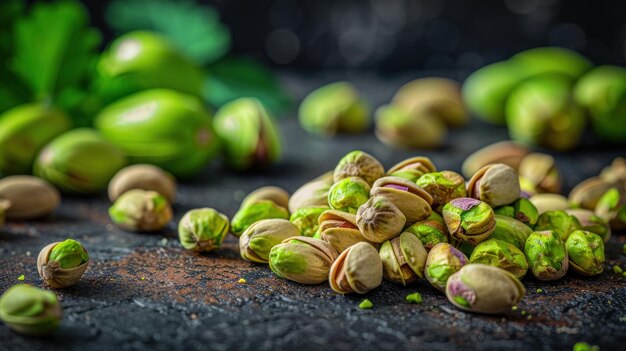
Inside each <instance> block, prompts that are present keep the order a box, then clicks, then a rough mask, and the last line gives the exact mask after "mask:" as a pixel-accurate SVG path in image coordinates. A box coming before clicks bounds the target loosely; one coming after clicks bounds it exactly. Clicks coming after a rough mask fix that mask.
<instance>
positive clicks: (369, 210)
mask: <svg viewBox="0 0 626 351" xmlns="http://www.w3.org/2000/svg"><path fill="white" fill-rule="evenodd" d="M356 223H357V226H358V227H359V230H361V234H363V236H364V237H365V239H367V240H369V241H372V242H375V243H382V242H383V241H385V240H389V239H392V238H394V237H396V236H398V234H400V232H401V231H402V228H404V224H405V223H406V217H405V216H404V214H403V213H402V211H400V209H399V208H398V207H397V206H396V205H394V204H393V202H391V201H390V200H389V199H387V198H386V197H383V196H372V197H371V198H370V199H369V200H367V202H366V203H364V204H363V205H362V206H361V207H359V210H358V211H357V214H356Z"/></svg>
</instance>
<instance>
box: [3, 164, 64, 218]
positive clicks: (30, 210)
mask: <svg viewBox="0 0 626 351" xmlns="http://www.w3.org/2000/svg"><path fill="white" fill-rule="evenodd" d="M0 199H5V200H7V201H9V202H10V205H11V206H10V207H7V208H5V215H6V218H8V219H17V220H30V219H35V218H39V217H42V216H45V215H48V214H50V213H52V212H53V211H54V209H55V208H57V206H59V204H60V203H61V195H59V191H58V190H57V189H56V188H55V187H53V186H52V185H51V184H50V183H48V182H47V181H45V180H43V179H41V178H37V177H33V176H26V175H19V176H9V177H6V178H2V179H0Z"/></svg>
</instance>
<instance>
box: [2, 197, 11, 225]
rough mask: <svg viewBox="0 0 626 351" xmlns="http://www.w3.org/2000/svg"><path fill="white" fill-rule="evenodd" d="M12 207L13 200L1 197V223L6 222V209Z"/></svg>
mask: <svg viewBox="0 0 626 351" xmlns="http://www.w3.org/2000/svg"><path fill="white" fill-rule="evenodd" d="M10 208H11V201H9V200H6V199H0V225H3V224H4V220H5V215H6V211H7V210H8V209H10Z"/></svg>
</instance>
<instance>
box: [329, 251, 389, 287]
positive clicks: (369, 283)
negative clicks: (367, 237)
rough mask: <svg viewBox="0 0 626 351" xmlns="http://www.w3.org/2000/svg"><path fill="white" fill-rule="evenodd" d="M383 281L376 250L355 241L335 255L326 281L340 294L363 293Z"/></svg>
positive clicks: (381, 268)
mask: <svg viewBox="0 0 626 351" xmlns="http://www.w3.org/2000/svg"><path fill="white" fill-rule="evenodd" d="M382 281H383V264H382V262H381V260H380V256H378V251H376V249H375V248H374V247H373V246H372V245H370V244H368V243H363V242H361V243H356V244H354V245H352V246H350V247H349V248H347V249H346V250H345V251H343V252H342V253H341V255H339V257H337V259H336V260H335V262H334V263H333V265H332V266H331V267H330V274H329V277H328V282H329V283H330V287H331V288H332V289H333V290H335V291H336V292H338V293H340V294H349V293H353V292H355V293H357V294H365V293H367V292H368V291H370V290H373V289H376V288H377V287H378V286H379V285H380V283H382Z"/></svg>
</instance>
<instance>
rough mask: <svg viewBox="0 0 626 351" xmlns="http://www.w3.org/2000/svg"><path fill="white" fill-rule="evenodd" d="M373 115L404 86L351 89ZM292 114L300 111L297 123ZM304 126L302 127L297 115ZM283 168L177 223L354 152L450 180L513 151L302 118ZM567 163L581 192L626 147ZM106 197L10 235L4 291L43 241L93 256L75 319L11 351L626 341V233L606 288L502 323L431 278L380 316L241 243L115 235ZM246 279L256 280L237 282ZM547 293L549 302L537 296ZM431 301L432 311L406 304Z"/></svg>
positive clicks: (476, 135) (33, 274) (239, 183)
mask: <svg viewBox="0 0 626 351" xmlns="http://www.w3.org/2000/svg"><path fill="white" fill-rule="evenodd" d="M353 80H354V81H355V82H356V83H357V85H358V86H359V87H360V88H362V89H363V90H364V91H365V93H366V95H368V96H369V97H370V98H371V99H372V101H373V104H374V105H375V106H377V105H380V104H382V103H384V102H385V101H386V100H388V99H389V97H390V96H391V95H392V94H393V91H394V90H395V89H396V88H397V87H398V86H399V84H400V83H402V82H403V81H406V78H403V77H384V79H383V78H382V77H377V76H370V77H363V76H360V77H357V78H354V79H353ZM286 81H287V84H288V85H289V86H290V87H291V88H292V91H293V92H294V94H296V96H301V95H302V94H303V93H304V92H306V91H308V90H309V89H310V88H311V87H314V86H317V85H318V84H320V83H323V82H326V81H327V80H326V78H325V76H319V77H304V78H303V77H299V76H295V75H289V76H287V78H286ZM294 114H295V112H294ZM289 117H295V116H289ZM281 129H282V135H283V137H284V144H285V157H284V159H283V161H282V163H281V164H280V165H279V166H277V167H276V168H274V169H272V170H268V171H265V172H256V173H250V174H235V173H231V172H228V171H224V170H222V169H221V168H219V167H217V166H216V167H214V168H212V169H211V170H208V171H207V172H206V173H205V174H204V175H202V176H199V177H197V178H196V179H194V180H192V181H188V182H184V183H182V184H181V185H180V191H179V197H178V201H177V204H176V205H175V211H176V221H177V220H178V219H180V217H181V216H182V215H183V214H184V212H185V211H187V210H189V209H192V208H195V207H202V206H210V207H214V208H216V209H218V210H220V211H223V212H224V213H226V214H227V215H229V216H232V215H233V214H234V212H235V211H236V209H237V207H238V205H239V201H240V200H241V198H242V197H243V196H244V195H245V193H247V192H249V191H251V190H253V189H255V188H257V187H259V186H263V185H279V186H282V187H284V188H286V189H287V190H289V191H293V190H295V189H296V188H297V187H298V186H299V185H301V184H302V183H304V182H305V181H307V180H309V179H311V178H314V177H316V176H318V175H320V174H322V173H324V172H325V171H327V170H329V169H332V168H333V167H334V165H335V163H336V162H337V160H338V159H339V158H340V157H341V156H342V155H343V154H345V153H347V152H348V151H351V150H353V149H362V150H364V151H368V152H370V153H372V154H373V155H375V156H377V157H378V158H379V159H380V160H381V161H382V162H383V164H384V165H385V166H386V167H389V166H391V165H393V164H394V163H396V162H397V161H400V160H402V159H404V158H406V157H409V156H414V155H418V154H423V155H426V156H429V157H431V158H432V159H433V161H434V162H435V164H436V165H437V166H438V168H439V169H451V170H455V171H459V170H460V164H461V162H462V160H463V159H464V158H465V157H466V156H467V155H468V154H469V153H471V152H472V151H473V150H475V149H477V148H478V147H480V146H483V145H487V144H489V143H491V142H495V141H498V140H504V139H505V138H506V132H505V130H504V129H502V128H497V127H491V126H486V125H483V124H481V123H479V122H473V123H472V125H471V126H470V127H469V128H468V129H465V130H459V131H453V132H452V133H451V135H449V143H448V146H447V147H446V148H444V149H443V150H437V151H423V152H422V151H418V152H415V151H404V150H396V149H391V148H388V147H386V146H384V145H382V144H381V143H380V142H378V141H377V140H376V139H375V138H374V136H373V134H372V133H368V134H366V135H362V136H344V137H341V138H335V139H320V138H315V137H311V136H308V135H306V134H305V133H304V132H303V131H302V130H300V129H299V127H298V125H297V122H296V120H295V119H294V118H286V119H283V120H282V121H281ZM590 142H591V141H587V142H586V144H585V145H586V146H583V147H581V148H580V149H579V150H576V151H575V152H573V153H569V154H562V155H557V157H558V162H559V165H560V166H561V169H562V170H563V172H564V174H565V177H566V186H567V187H568V188H571V187H572V186H573V185H575V184H576V183H577V182H578V181H580V180H582V179H584V178H586V177H589V176H591V175H593V174H596V173H598V172H599V171H600V169H601V168H602V167H604V166H606V165H608V164H609V163H610V161H611V160H612V159H613V157H615V156H618V155H621V156H624V155H626V152H625V149H624V148H623V147H608V146H603V147H601V148H592V147H591V146H590V145H591V144H590ZM108 206H109V203H108V201H107V199H106V197H105V195H104V194H103V195H100V196H97V197H95V198H80V197H70V196H66V197H64V201H63V205H62V206H61V207H60V208H59V209H58V210H57V211H56V212H55V213H54V215H52V216H51V217H49V218H47V219H44V220H40V221H36V222H27V223H26V222H25V223H10V224H8V225H6V226H4V227H2V228H0V267H1V268H0V291H4V290H5V289H6V288H8V287H9V286H11V285H13V284H16V283H18V280H17V277H18V276H19V275H21V274H24V275H25V276H26V279H25V282H26V283H30V284H34V285H37V286H41V285H42V281H41V279H40V278H39V276H38V275H37V271H36V266H35V261H36V255H37V254H38V253H39V250H40V249H41V248H43V247H44V246H45V245H46V244H48V243H50V242H54V241H59V240H62V239H65V238H67V237H73V238H76V239H77V240H80V241H81V242H82V243H83V244H84V245H85V246H86V247H87V249H88V250H89V252H90V255H91V257H92V261H91V263H90V267H89V269H88V270H87V272H86V274H85V276H84V277H83V278H82V279H81V280H80V282H79V283H78V284H77V285H76V286H74V287H72V288H69V289H65V290H58V291H56V293H57V294H58V296H59V298H60V299H61V301H62V304H63V306H64V311H65V317H64V320H63V323H62V326H61V328H60V330H59V331H58V332H56V333H55V334H54V335H53V336H51V337H49V338H28V337H23V336H20V335H17V334H14V333H12V332H11V331H9V330H8V328H6V327H4V326H2V327H0V349H2V350H32V351H37V350H172V349H186V350H195V349H198V350H200V349H203V350H204V349H215V350H287V349H295V348H298V349H301V350H308V349H338V350H356V349H379V350H404V349H420V350H455V349H463V350H474V349H480V350H503V349H516V350H568V349H571V347H572V345H573V344H574V343H575V342H577V341H587V342H590V343H592V344H597V345H600V346H601V348H602V350H616V349H619V348H620V347H623V345H625V343H626V320H624V318H625V317H626V279H623V278H621V277H619V276H616V275H614V274H613V273H612V271H611V269H610V267H612V266H613V265H614V264H620V265H622V267H624V266H625V265H626V256H625V255H624V254H622V253H621V248H622V245H623V244H624V243H625V242H626V236H624V235H614V237H613V238H612V239H611V241H610V242H609V243H608V244H607V264H606V269H605V272H604V273H602V274H601V275H600V276H598V277H595V278H582V277H579V276H576V275H573V274H568V275H567V276H566V278H564V279H562V280H559V281H557V282H551V283H540V282H538V281H536V280H534V279H532V278H531V277H526V278H525V279H524V280H523V282H524V284H525V286H526V288H527V295H526V297H525V298H524V299H523V301H522V302H521V303H520V305H519V309H518V310H517V311H511V312H510V313H508V314H506V315H503V316H483V315H475V314H470V313H464V312H460V311H459V310H457V309H455V308H454V307H453V306H452V305H450V304H449V303H448V302H447V300H446V299H445V296H443V295H442V294H441V293H439V292H438V291H436V290H435V289H433V288H431V287H430V286H429V285H428V283H427V282H426V281H424V280H422V281H419V282H418V283H416V284H414V285H411V286H409V287H401V286H397V285H394V284H391V283H388V282H384V283H383V285H382V286H381V287H380V288H378V289H376V290H375V291H373V292H371V293H369V294H367V295H366V296H365V297H367V298H369V299H370V300H371V301H372V302H373V303H374V308H373V309H372V310H360V309H358V307H357V305H358V303H359V302H360V301H361V300H362V299H363V297H361V296H340V295H338V294H335V293H334V292H333V291H332V290H331V289H330V288H329V287H328V286H326V285H325V284H322V285H319V286H302V285H298V284H294V283H290V282H288V281H285V280H282V279H279V278H277V277H276V276H274V275H273V274H272V273H271V271H270V270H269V269H268V268H267V267H264V266H259V265H254V264H250V263H247V262H244V261H243V260H241V259H240V258H239V253H238V246H237V241H236V238H235V237H232V236H230V237H229V238H227V241H226V244H225V245H224V247H223V249H222V250H220V251H218V252H215V253H211V254H206V255H196V254H193V253H189V252H186V251H185V250H183V249H182V248H181V246H180V244H179V243H178V241H177V237H176V222H172V223H171V224H170V226H169V227H168V228H167V230H165V231H164V232H163V233H160V234H151V235H149V234H133V233H127V232H123V231H121V230H119V229H117V228H115V227H113V226H112V225H111V224H110V222H109V219H108V216H107V214H106V210H107V207H108ZM241 277H243V278H245V279H246V281H247V283H245V284H240V283H238V280H239V279H240V278H241ZM538 288H541V289H542V290H543V292H541V293H538V292H537V289H538ZM415 291H417V292H420V293H421V294H422V296H423V297H424V302H423V303H422V304H420V305H410V304H408V303H406V302H405V301H404V297H405V296H406V295H408V294H409V293H412V292H415Z"/></svg>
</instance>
